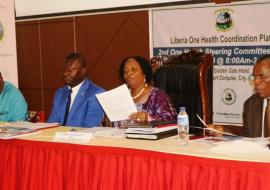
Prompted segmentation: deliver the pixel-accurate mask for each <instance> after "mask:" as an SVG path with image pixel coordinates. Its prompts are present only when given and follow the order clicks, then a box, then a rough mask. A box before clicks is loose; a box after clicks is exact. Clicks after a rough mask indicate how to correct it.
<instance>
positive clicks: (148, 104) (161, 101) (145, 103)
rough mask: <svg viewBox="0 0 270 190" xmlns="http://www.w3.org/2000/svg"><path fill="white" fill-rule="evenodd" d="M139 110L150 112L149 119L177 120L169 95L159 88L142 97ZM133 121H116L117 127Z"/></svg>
mask: <svg viewBox="0 0 270 190" xmlns="http://www.w3.org/2000/svg"><path fill="white" fill-rule="evenodd" d="M136 107H137V111H145V112H147V113H148V116H149V118H148V121H154V120H176V117H177V113H176V111H175V108H174V107H173V105H172V103H171V102H170V98H169V96H168V95H167V94H166V93H165V92H164V91H163V90H160V89H158V88H153V89H152V90H151V91H150V93H149V94H148V95H146V96H145V97H143V98H142V101H140V102H139V103H136ZM128 123H132V121H130V120H125V121H119V122H114V126H115V127H123V126H124V125H126V124H128Z"/></svg>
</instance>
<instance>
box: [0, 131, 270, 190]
mask: <svg viewBox="0 0 270 190" xmlns="http://www.w3.org/2000/svg"><path fill="white" fill-rule="evenodd" d="M70 129H71V128H70V127H57V128H51V129H46V130H42V131H41V132H39V133H37V134H32V135H29V136H23V137H20V138H17V139H10V140H0V189H3V190H13V189H14V190H15V189H16V190H18V189H20V190H21V189H23V190H32V189H35V190H43V189H44V190H45V189H46V190H54V189H57V190H62V189H63V190H64V189H65V190H66V189H67V190H81V189H82V190H84V189H97V190H98V189H102V190H111V189H112V190H122V189H125V190H135V189H136V190H142V189H151V190H152V189H154V190H174V189H175V190H176V189H177V190H181V189H183V190H190V189H191V190H192V189H196V190H204V189H205V190H206V189H207V190H212V189H213V190H219V189H226V190H234V189H235V190H236V189H237V190H241V189H243V190H249V189H250V190H254V189H256V190H258V189H265V190H266V189H268V190H269V189H270V157H268V156H259V155H254V156H251V157H249V158H245V157H239V156H237V155H235V156H224V155H221V154H218V153H214V152H210V151H209V149H210V148H211V147H213V145H211V144H203V143H193V142H191V143H190V144H189V146H186V147H181V146H179V143H178V141H177V137H176V136H172V137H169V138H164V139H160V140H156V141H152V140H136V139H127V138H123V137H122V138H121V137H104V136H103V137H102V136H95V137H94V138H93V139H91V140H90V141H88V142H86V143H81V144H77V143H67V142H54V141H53V138H54V136H55V133H56V132H60V133H61V132H62V133H64V132H67V131H69V130H70Z"/></svg>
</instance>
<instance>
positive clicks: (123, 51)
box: [76, 11, 149, 89]
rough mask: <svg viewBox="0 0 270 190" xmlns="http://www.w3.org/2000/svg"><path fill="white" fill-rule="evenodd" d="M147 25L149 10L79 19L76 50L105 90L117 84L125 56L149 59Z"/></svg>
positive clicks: (93, 77)
mask: <svg viewBox="0 0 270 190" xmlns="http://www.w3.org/2000/svg"><path fill="white" fill-rule="evenodd" d="M101 23H102V24H101ZM148 28H149V24H148V12H147V11H139V12H129V13H114V14H105V15H94V16H82V17H78V18H76V39H77V50H78V51H79V52H82V53H83V54H84V55H86V57H87V59H88V60H89V64H88V70H89V77H90V78H91V79H92V80H93V81H94V82H96V83H98V84H99V85H101V86H103V87H104V88H106V89H112V88H114V87H116V86H118V85H119V84H120V81H119V78H118V67H119V64H120V62H121V61H122V60H123V59H124V58H125V57H126V56H130V55H142V56H145V57H146V58H149V34H148Z"/></svg>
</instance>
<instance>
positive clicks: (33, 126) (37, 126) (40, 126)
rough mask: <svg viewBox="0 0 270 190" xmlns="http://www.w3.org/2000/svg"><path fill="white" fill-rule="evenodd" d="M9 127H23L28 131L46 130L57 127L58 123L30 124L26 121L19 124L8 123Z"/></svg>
mask: <svg viewBox="0 0 270 190" xmlns="http://www.w3.org/2000/svg"><path fill="white" fill-rule="evenodd" d="M9 125H10V126H13V127H24V128H28V129H47V128H51V127H57V126H59V123H32V122H27V121H21V122H12V123H9Z"/></svg>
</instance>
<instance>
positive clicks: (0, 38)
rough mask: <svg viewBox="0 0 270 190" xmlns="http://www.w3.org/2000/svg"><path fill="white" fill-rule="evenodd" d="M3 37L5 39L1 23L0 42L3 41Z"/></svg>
mask: <svg viewBox="0 0 270 190" xmlns="http://www.w3.org/2000/svg"><path fill="white" fill-rule="evenodd" d="M3 37H4V27H3V25H2V23H1V22H0V41H1V40H2V39H3Z"/></svg>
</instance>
